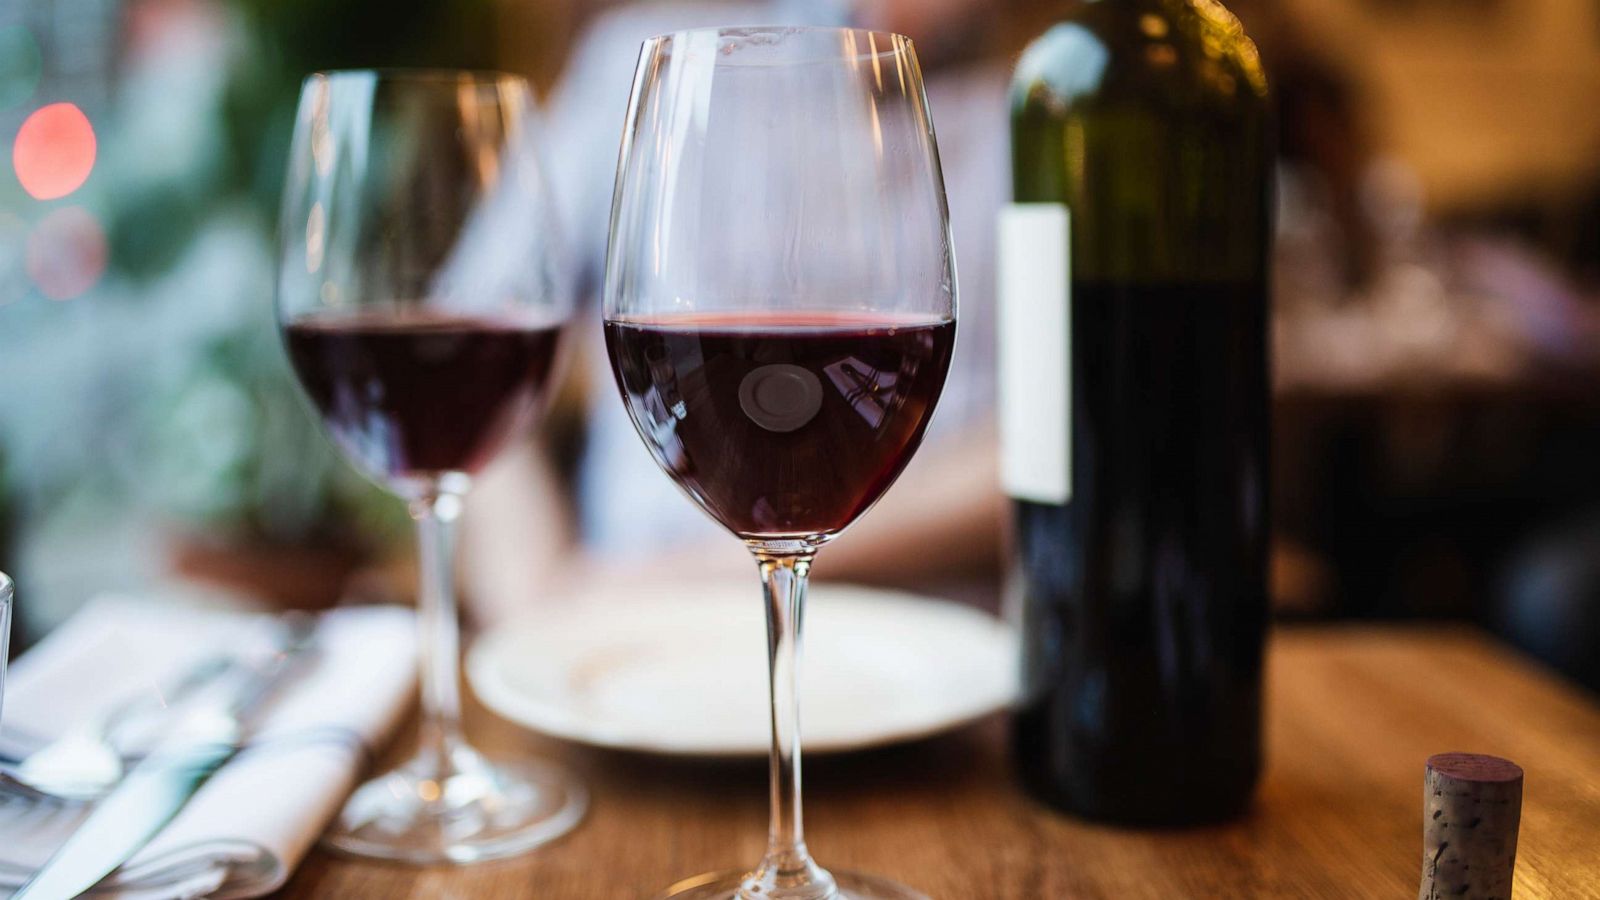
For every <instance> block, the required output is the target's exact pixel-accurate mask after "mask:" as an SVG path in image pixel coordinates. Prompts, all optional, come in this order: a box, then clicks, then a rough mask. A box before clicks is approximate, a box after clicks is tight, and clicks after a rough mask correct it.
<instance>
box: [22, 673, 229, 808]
mask: <svg viewBox="0 0 1600 900" xmlns="http://www.w3.org/2000/svg"><path fill="white" fill-rule="evenodd" d="M238 664H239V661H238V660H237V659H234V658H232V657H228V656H213V657H207V658H206V659H203V660H201V661H200V662H198V663H196V664H195V665H194V666H192V667H191V668H190V669H189V670H188V671H186V672H184V673H183V675H182V676H181V677H179V679H178V680H177V681H176V682H174V683H173V685H172V687H171V688H170V689H168V690H167V691H166V692H164V695H163V696H160V697H152V696H150V695H144V696H141V697H139V698H137V699H135V700H133V701H132V702H129V703H124V704H121V705H119V706H117V707H116V708H114V709H111V710H108V711H106V712H104V713H102V714H100V715H97V716H93V717H91V718H90V719H88V720H87V721H85V722H83V723H82V724H80V725H78V726H76V727H74V728H72V729H70V730H68V731H67V733H66V734H63V735H62V736H61V737H59V738H56V739H55V740H53V741H51V742H50V743H49V744H46V745H45V746H43V747H41V748H39V749H38V750H35V751H34V752H32V753H30V754H28V755H27V757H26V758H24V759H23V760H22V762H21V763H20V764H18V765H17V767H16V769H15V770H14V771H13V772H12V777H13V778H15V779H16V780H17V781H19V782H21V783H22V784H25V785H27V786H28V787H31V788H33V789H34V790H36V791H41V792H43V793H46V794H51V795H53V796H56V797H60V798H62V799H66V800H93V799H96V798H98V797H101V796H104V795H105V793H106V792H107V791H109V790H110V789H111V788H113V787H115V786H116V783H117V782H118V781H119V780H121V778H122V773H123V769H124V768H125V764H124V762H123V758H122V753H121V751H119V750H118V749H117V746H116V743H115V741H114V740H113V738H114V736H115V734H116V732H117V730H118V729H119V728H121V727H122V726H124V725H125V724H127V723H128V722H129V721H130V720H132V719H135V718H137V717H139V716H142V715H147V714H148V713H149V712H150V711H151V707H152V706H155V707H157V708H159V709H165V708H167V707H169V706H176V705H177V704H179V703H182V702H183V701H184V700H186V699H188V698H189V697H190V696H192V695H193V694H194V693H195V692H196V691H197V690H199V689H200V688H202V687H205V686H206V685H209V684H211V683H213V682H214V681H215V680H216V679H217V678H219V677H220V676H222V675H223V674H224V673H226V672H228V671H229V670H230V669H231V668H233V667H234V666H236V665H238Z"/></svg>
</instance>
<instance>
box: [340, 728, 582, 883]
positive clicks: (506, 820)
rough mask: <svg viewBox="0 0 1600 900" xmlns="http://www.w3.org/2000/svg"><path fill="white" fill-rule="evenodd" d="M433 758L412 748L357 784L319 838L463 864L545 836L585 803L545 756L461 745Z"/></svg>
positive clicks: (368, 850)
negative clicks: (512, 757) (484, 752)
mask: <svg viewBox="0 0 1600 900" xmlns="http://www.w3.org/2000/svg"><path fill="white" fill-rule="evenodd" d="M432 763H433V761H432V760H431V759H429V758H428V757H427V756H419V757H417V758H415V759H413V760H411V761H410V762H407V763H405V764H403V765H401V766H400V767H398V768H396V769H393V770H391V771H389V772H386V773H384V774H382V775H379V776H378V777H376V778H374V779H372V780H371V781H368V782H367V783H366V784H363V785H362V786H361V787H360V788H357V789H356V792H355V793H354V794H353V795H351V797H350V799H349V801H347V802H346V803H345V806H344V809H343V810H342V811H341V812H340V814H339V818H338V820H337V821H336V822H335V823H334V824H333V826H332V827H331V828H330V829H329V831H328V833H327V834H326V835H324V836H323V843H324V844H325V845H327V846H328V847H330V848H332V849H334V850H337V851H339V852H341V853H346V854H350V855H353V856H362V857H369V858H374V859H384V860H393V861H397V862H406V863H413V864H417V865H432V864H440V863H454V864H465V863H472V862H478V861H480V860H487V859H499V858H502V857H507V856H515V855H516V854H519V853H524V852H526V851H528V850H532V849H533V848H535V847H537V846H539V845H541V844H545V843H548V842H549V841H552V840H554V839H556V838H558V837H560V836H561V835H563V834H566V833H567V832H568V831H571V830H572V828H573V826H575V825H577V824H578V822H579V820H581V819H582V818H583V814H584V812H585V811H586V810H587V809H588V804H589V799H588V795H587V792H586V791H585V790H584V788H583V785H582V784H581V783H580V782H579V781H578V780H577V779H575V778H573V777H572V776H571V775H570V774H568V773H567V772H566V771H565V770H563V769H561V768H560V767H558V766H554V765H551V764H550V763H545V762H532V761H526V762H524V761H509V760H495V761H493V762H491V761H489V760H486V759H484V758H483V757H482V756H480V755H479V754H477V753H476V752H475V751H472V750H470V749H467V748H458V749H457V750H456V751H455V752H454V753H452V754H451V764H450V765H449V766H445V767H440V766H438V765H434V764H432ZM441 770H442V771H441Z"/></svg>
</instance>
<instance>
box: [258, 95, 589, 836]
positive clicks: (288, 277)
mask: <svg viewBox="0 0 1600 900" xmlns="http://www.w3.org/2000/svg"><path fill="white" fill-rule="evenodd" d="M533 115H534V108H533V102H532V99H531V95H530V92H529V89H528V86H527V84H526V83H525V82H524V81H522V80H521V79H519V78H515V77H512V76H509V75H499V74H494V73H470V72H456V71H347V72H329V73H322V74H315V75H312V76H310V77H309V78H307V79H306V81H305V84H304V86H303V88H302V90H301V94H300V108H299V113H298V119H297V121H296V125H295V132H294V140H293V145H292V147H291V150H290V160H289V173H288V178H287V184H286V187H285V191H284V199H283V211H282V219H281V224H280V238H281V248H280V254H281V256H280V269H279V275H278V305H277V311H278V324H279V327H280V329H281V332H282V335H283V340H284V345H285V348H286V350H287V352H288V356H289V360H290V362H291V364H292V365H293V368H294V371H295V374H296V375H297V376H298V378H299V381H300V385H301V387H302V388H303V389H304V391H305V394H306V396H307V397H309V398H310V400H311V403H312V405H313V406H314V407H315V408H316V411H317V412H318V413H319V414H320V416H321V418H322V422H323V425H324V426H325V427H326V429H327V431H328V433H329V435H330V436H331V437H332V439H333V442H334V443H335V444H336V445H337V446H338V447H339V449H340V450H341V451H343V453H344V454H345V456H346V457H348V458H349V460H350V461H351V462H352V463H354V464H355V465H356V466H357V468H359V469H360V470H361V471H362V472H363V473H364V474H366V475H367V476H368V477H370V478H372V479H373V480H375V481H376V482H378V483H379V484H380V485H381V486H384V487H386V488H387V489H388V490H390V491H392V492H393V493H395V494H397V495H398V496H399V497H400V498H402V499H403V500H405V501H406V503H407V504H408V506H409V509H410V513H411V517H412V518H413V519H414V520H415V521H416V525H417V536H418V541H419V544H420V551H421V552H420V567H421V590H420V600H419V611H418V624H419V635H418V638H419V640H418V646H419V660H418V662H419V666H420V669H421V694H422V715H421V728H420V732H421V736H420V746H419V747H418V748H417V751H416V753H415V755H413V756H412V757H411V759H410V760H409V761H407V762H405V763H403V764H401V765H400V766H399V767H397V768H395V769H394V770H392V771H390V772H388V773H387V774H384V775H382V776H379V777H378V778H376V779H374V780H372V781H369V782H367V783H366V784H364V785H362V786H361V787H360V788H359V789H357V791H356V792H355V794H354V795H353V796H352V797H351V798H350V800H349V801H348V802H347V803H346V805H345V807H344V809H343V811H342V813H341V814H340V816H339V819H338V821H337V822H336V823H335V824H334V826H333V828H332V830H331V831H330V832H329V834H328V835H327V836H326V838H325V840H326V841H327V842H328V843H329V844H330V845H331V846H333V847H334V848H336V849H339V850H343V851H346V852H349V853H352V854H356V855H360V856H369V857H377V858H382V859H393V860H402V861H405V862H412V863H435V862H454V863H466V862H473V861H476V860H482V859H491V858H496V857H502V856H507V855H510V854H514V853H518V852H521V851H524V850H527V849H529V848H531V847H534V846H536V845H538V844H541V843H544V842H545V841H548V840H550V839H552V838H554V837H556V836H558V835H561V834H563V833H565V832H566V831H568V830H570V829H571V828H572V827H573V826H574V825H575V824H576V823H577V822H578V820H579V819H580V818H582V816H583V812H584V809H585V807H586V805H587V799H586V793H585V791H584V789H583V788H582V786H581V785H580V784H579V783H578V782H576V781H574V780H573V779H572V778H571V777H570V776H569V775H567V774H566V773H565V772H563V771H561V770H560V769H558V768H556V767H554V766H551V765H549V764H547V763H536V762H528V761H519V762H515V763H513V762H508V761H495V762H490V761H488V760H486V759H485V758H484V757H483V755H482V754H480V753H479V752H478V751H476V750H474V749H473V748H472V747H471V746H470V745H469V744H468V743H467V742H466V740H465V739H464V738H463V736H462V733H461V724H460V715H461V699H460V686H459V681H458V678H459V654H460V646H459V643H460V639H459V635H458V631H457V613H456V600H455V577H454V565H453V563H454V546H455V545H454V530H455V523H456V519H457V517H458V516H459V515H460V513H461V508H462V501H463V500H464V498H465V496H466V493H467V489H468V488H469V487H470V485H471V483H472V476H473V475H474V474H475V473H476V472H477V471H478V470H479V469H481V468H482V467H483V466H484V465H485V464H487V463H488V462H489V461H490V460H491V459H492V458H493V457H494V456H495V454H496V453H497V452H498V451H499V450H500V449H501V448H502V447H503V445H505V444H506V443H507V441H508V440H509V439H511V438H512V437H513V436H514V435H517V434H518V433H521V432H525V431H526V430H528V428H529V427H530V426H531V425H532V423H533V420H534V417H535V415H536V413H537V412H538V411H539V408H540V405H541V402H542V400H543V399H544V397H545V395H546V393H547V392H548V391H549V388H550V383H551V379H552V374H553V372H554V369H555V357H556V351H557V346H558V343H559V338H560V334H561V329H562V325H563V323H564V322H565V320H566V319H567V317H568V315H569V312H570V309H571V300H570V297H569V295H568V293H567V292H566V291H565V290H564V287H563V285H562V283H561V281H562V279H561V278H560V277H559V273H558V271H557V266H558V259H559V256H558V253H557V248H556V244H555V228H554V226H553V224H552V222H551V200H550V197H549V194H548V191H547V189H546V187H545V185H544V183H543V180H542V179H543V176H542V173H541V172H540V169H539V165H538V161H537V160H538V155H537V153H535V152H533V130H534V127H535V126H534V122H533Z"/></svg>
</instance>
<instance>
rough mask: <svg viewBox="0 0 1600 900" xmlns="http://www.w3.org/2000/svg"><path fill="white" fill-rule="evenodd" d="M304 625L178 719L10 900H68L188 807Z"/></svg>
mask: <svg viewBox="0 0 1600 900" xmlns="http://www.w3.org/2000/svg"><path fill="white" fill-rule="evenodd" d="M313 621H314V620H312V619H311V618H310V617H309V616H306V617H295V618H292V619H290V620H289V621H288V622H287V625H288V632H287V637H286V638H285V639H284V640H283V641H282V643H280V645H279V646H278V648H277V650H276V652H275V653H274V654H273V656H272V658H271V659H269V660H268V661H267V662H266V663H265V664H263V665H261V666H259V667H256V668H254V669H252V670H250V671H249V672H248V673H247V674H246V675H245V676H243V677H241V678H240V680H239V682H238V684H237V685H236V686H235V687H234V689H233V690H232V692H231V693H230V695H229V696H227V697H226V698H224V699H223V700H222V701H221V702H220V703H218V704H217V705H216V706H215V707H213V708H211V709H203V710H200V711H197V712H196V713H195V714H193V715H190V716H187V717H185V719H184V720H183V721H182V722H181V723H180V724H179V726H178V727H177V728H176V729H175V730H174V731H173V733H172V734H171V735H170V736H169V737H168V738H167V739H166V740H163V741H162V742H161V743H160V744H159V745H158V746H157V747H156V748H155V749H154V750H152V751H151V753H150V754H149V755H148V756H146V757H145V758H144V760H143V761H142V762H140V763H139V764H138V765H136V766H134V767H133V769H131V770H130V771H129V772H128V775H127V777H126V778H124V779H123V781H122V783H121V784H120V785H118V786H117V788H116V789H115V790H113V791H112V792H111V793H110V794H108V795H106V798H105V799H104V800H101V801H100V802H99V803H98V804H96V805H95V808H94V811H93V812H91V813H90V814H89V816H88V818H86V819H84V820H83V824H81V825H79V826H78V828H77V830H75V831H74V832H73V833H72V836H71V837H69V838H67V840H66V843H64V844H62V845H61V848H60V849H58V850H57V851H56V852H55V854H54V855H53V856H51V857H50V859H49V860H48V861H46V862H45V864H44V865H43V866H42V867H40V869H39V871H38V872H36V873H34V875H33V877H32V878H30V879H28V881H27V883H25V884H24V885H23V886H22V887H21V889H19V890H18V891H17V892H16V893H15V894H13V895H11V900H70V898H72V897H76V896H78V895H79V894H82V893H83V892H84V891H87V890H88V889H89V888H91V887H94V885H95V884H97V883H99V881H100V880H101V879H103V878H105V877H106V876H107V875H109V874H111V873H112V872H113V871H115V870H116V868H117V867H118V866H120V865H122V864H123V863H124V862H127V861H128V859H129V858H131V857H132V856H133V854H135V853H137V852H138V851H139V848H141V847H143V846H144V845H145V844H147V843H149V842H150V839H151V838H153V837H155V836H156V834H158V833H159V832H160V831H161V829H162V828H164V827H166V825H167V823H168V822H171V821H172V819H173V817H175V816H176V815H177V814H178V811H179V810H181V809H183V807H184V804H186V803H188V802H189V798H190V797H193V796H194V794H195V792H196V791H198V790H199V789H200V786H201V785H203V784H205V782H206V779H208V778H210V777H211V775H212V773H213V772H215V771H217V769H218V768H220V767H221V766H222V764H223V763H225V762H227V761H228V760H229V759H231V758H232V757H233V755H234V754H236V753H238V752H239V739H240V737H241V735H242V733H243V730H244V719H245V717H246V716H248V715H249V714H250V713H251V712H252V711H253V710H254V709H255V708H256V707H257V706H259V705H260V703H261V701H262V700H264V699H265V698H266V697H267V696H268V695H269V694H270V693H271V692H272V690H273V689H274V688H275V687H276V686H277V685H278V684H280V683H281V682H282V681H283V679H284V676H285V675H286V673H288V672H289V670H290V669H291V665H290V663H291V662H292V661H293V660H295V659H297V658H298V657H299V656H300V655H301V654H302V652H303V651H304V650H305V649H306V648H307V647H308V646H309V645H310V642H311V636H312V632H313V631H314V627H313V626H312V624H311V623H312V622H313Z"/></svg>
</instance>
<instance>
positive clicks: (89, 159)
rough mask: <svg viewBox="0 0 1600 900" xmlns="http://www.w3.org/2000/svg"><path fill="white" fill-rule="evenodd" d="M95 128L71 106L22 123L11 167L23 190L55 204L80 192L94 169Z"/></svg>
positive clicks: (55, 108) (40, 113)
mask: <svg viewBox="0 0 1600 900" xmlns="http://www.w3.org/2000/svg"><path fill="white" fill-rule="evenodd" d="M94 151H95V139H94V126H92V125H90V124H89V117H88V116H86V115H84V114H83V110H81V109H79V108H78V107H76V106H74V105H73V104H71V103H52V104H50V105H49V106H45V107H41V108H39V109H36V110H34V112H33V114H32V115H30V116H28V118H27V119H26V120H25V121H24V122H23V123H22V128H21V129H20V130H19V131H18V132H17V140H16V143H15V144H14V145H12V148H11V164H12V166H13V167H14V168H15V169H16V170H17V180H18V181H20V182H22V189H23V190H25V191H27V192H28V193H29V194H31V195H32V196H33V197H34V198H35V199H37V200H54V199H56V198H57V197H65V196H66V195H68V194H70V193H72V192H73V191H75V190H77V189H78V188H79V187H80V186H82V184H83V183H84V182H85V181H87V180H88V178H89V171H90V170H91V169H93V168H94Z"/></svg>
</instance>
